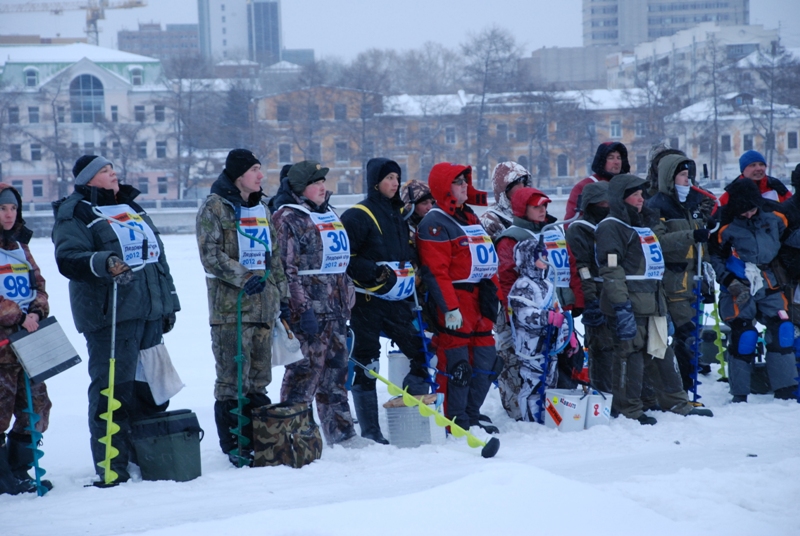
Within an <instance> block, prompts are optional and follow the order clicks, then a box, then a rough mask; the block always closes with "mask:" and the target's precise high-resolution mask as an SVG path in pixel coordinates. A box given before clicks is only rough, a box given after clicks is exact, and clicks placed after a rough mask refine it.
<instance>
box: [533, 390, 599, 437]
mask: <svg viewBox="0 0 800 536" xmlns="http://www.w3.org/2000/svg"><path fill="white" fill-rule="evenodd" d="M588 398H589V397H588V396H585V395H584V393H583V391H582V390H578V389H548V390H547V391H545V401H544V409H545V411H544V424H545V426H547V427H548V428H558V429H559V430H561V431H562V432H575V431H577V430H583V428H584V424H585V423H586V403H587V400H588Z"/></svg>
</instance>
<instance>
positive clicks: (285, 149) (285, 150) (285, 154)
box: [278, 143, 292, 164]
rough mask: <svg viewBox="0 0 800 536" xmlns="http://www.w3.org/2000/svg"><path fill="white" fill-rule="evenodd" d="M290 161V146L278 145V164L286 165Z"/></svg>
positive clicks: (285, 144) (286, 144)
mask: <svg viewBox="0 0 800 536" xmlns="http://www.w3.org/2000/svg"><path fill="white" fill-rule="evenodd" d="M291 161H292V146H291V145H290V144H288V143H281V144H280V145H278V162H280V163H281V164H288V163H290V162H291Z"/></svg>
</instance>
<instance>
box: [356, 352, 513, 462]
mask: <svg viewBox="0 0 800 536" xmlns="http://www.w3.org/2000/svg"><path fill="white" fill-rule="evenodd" d="M350 361H352V362H353V363H355V365H356V366H357V367H361V368H362V369H363V370H364V372H365V373H366V374H369V375H370V376H372V377H373V378H375V379H376V380H380V381H381V382H383V383H385V384H386V387H387V389H388V391H389V394H390V395H392V396H402V397H403V404H405V405H406V406H408V407H413V406H416V407H417V409H418V410H419V414H420V415H422V416H423V417H433V418H434V421H435V422H436V425H437V426H441V427H442V428H447V427H448V426H449V427H450V433H451V434H453V436H454V437H465V436H466V438H467V445H469V446H470V447H472V448H474V449H476V448H480V449H481V456H482V457H484V458H493V457H494V455H495V454H497V451H498V450H500V440H499V439H498V438H496V437H493V438H491V439H490V440H489V441H487V442H483V441H481V440H480V439H478V438H477V437H475V436H474V435H472V433H471V432H470V431H469V430H464V429H463V428H462V427H460V426H459V425H457V424H456V423H455V422H453V420H452V419H448V418H447V417H445V416H444V415H442V414H441V413H439V412H438V411H434V410H432V409H431V408H429V407H428V406H426V405H425V404H423V403H422V401H421V400H420V399H418V398H417V397H415V396H413V395H411V394H409V393H408V391H407V389H408V388H407V387H406V388H405V389H400V387H398V386H397V385H395V384H393V383H392V382H390V381H389V380H387V379H386V378H384V377H383V376H381V375H380V374H378V373H377V372H375V371H374V370H372V369H370V368H367V367H365V366H364V365H362V364H361V363H359V362H358V361H356V360H355V359H353V358H352V357H351V358H350Z"/></svg>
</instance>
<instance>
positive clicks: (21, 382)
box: [0, 363, 53, 435]
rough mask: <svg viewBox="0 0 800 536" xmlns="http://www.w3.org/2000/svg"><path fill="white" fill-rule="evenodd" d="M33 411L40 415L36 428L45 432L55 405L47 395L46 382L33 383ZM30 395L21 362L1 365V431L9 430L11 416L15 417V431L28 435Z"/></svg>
mask: <svg viewBox="0 0 800 536" xmlns="http://www.w3.org/2000/svg"><path fill="white" fill-rule="evenodd" d="M31 398H32V401H33V411H35V412H36V414H37V415H39V422H38V423H36V430H37V431H38V432H44V431H45V430H47V426H48V425H49V424H50V408H52V407H53V404H52V402H50V398H49V397H48V396H47V386H46V385H45V384H44V383H36V384H31ZM27 408H28V395H27V393H26V391H25V373H24V372H23V371H22V366H21V365H19V364H10V363H4V364H2V365H0V433H3V432H5V431H6V430H8V427H9V425H10V424H11V417H12V416H13V417H14V428H13V430H12V431H13V432H16V433H18V434H24V435H28V432H27V431H25V428H26V427H27V426H28V414H27V413H25V410H26V409H27Z"/></svg>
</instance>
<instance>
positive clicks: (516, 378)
mask: <svg viewBox="0 0 800 536" xmlns="http://www.w3.org/2000/svg"><path fill="white" fill-rule="evenodd" d="M495 332H496V334H495V341H496V348H497V356H498V357H500V358H501V359H502V360H503V363H504V365H503V370H502V371H501V372H500V374H499V375H498V376H497V387H498V388H499V389H500V402H502V404H503V408H505V410H506V413H508V416H509V417H511V418H512V419H514V420H515V421H520V420H522V412H521V411H520V409H519V390H520V388H521V387H522V377H521V376H520V373H519V367H520V365H519V358H518V357H517V354H515V353H514V340H513V339H512V338H511V326H510V325H509V324H508V322H507V320H506V319H505V315H504V314H501V315H498V319H497V324H495Z"/></svg>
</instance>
